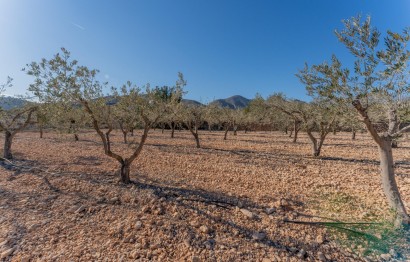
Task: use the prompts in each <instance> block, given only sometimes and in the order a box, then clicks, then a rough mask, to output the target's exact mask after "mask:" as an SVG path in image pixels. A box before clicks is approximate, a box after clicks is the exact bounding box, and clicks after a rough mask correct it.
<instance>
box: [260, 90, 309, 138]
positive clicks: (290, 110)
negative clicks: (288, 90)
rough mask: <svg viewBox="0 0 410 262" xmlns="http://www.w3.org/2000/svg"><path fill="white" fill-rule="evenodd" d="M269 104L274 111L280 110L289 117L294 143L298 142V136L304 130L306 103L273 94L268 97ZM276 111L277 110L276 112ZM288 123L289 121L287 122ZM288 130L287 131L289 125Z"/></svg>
mask: <svg viewBox="0 0 410 262" xmlns="http://www.w3.org/2000/svg"><path fill="white" fill-rule="evenodd" d="M267 104H268V106H269V107H270V108H271V110H272V111H277V110H279V111H280V112H282V113H283V114H285V115H287V116H288V117H289V118H290V119H291V120H292V123H293V141H292V142H293V143H296V142H297V139H298V134H299V131H300V129H301V128H302V123H303V121H304V120H307V119H304V118H303V115H305V116H306V114H303V112H304V111H305V110H304V108H305V107H306V103H305V102H302V101H299V100H292V99H287V98H286V97H285V96H284V95H283V94H273V95H271V96H269V97H268V99H267ZM275 109H276V110H275ZM306 117H307V116H306ZM286 122H287V121H286ZM285 126H286V130H287V126H288V125H287V124H286V125H285Z"/></svg>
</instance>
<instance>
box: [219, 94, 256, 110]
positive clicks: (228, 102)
mask: <svg viewBox="0 0 410 262" xmlns="http://www.w3.org/2000/svg"><path fill="white" fill-rule="evenodd" d="M250 101H251V100H250V99H247V98H245V97H243V96H240V95H236V96H231V97H228V98H225V99H217V100H215V101H213V102H211V104H217V105H218V106H220V107H229V108H232V109H235V108H245V107H247V106H248V105H249V102H250Z"/></svg>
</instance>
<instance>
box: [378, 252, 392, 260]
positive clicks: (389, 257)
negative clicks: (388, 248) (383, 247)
mask: <svg viewBox="0 0 410 262" xmlns="http://www.w3.org/2000/svg"><path fill="white" fill-rule="evenodd" d="M380 258H381V259H383V260H384V261H389V260H390V259H391V255H390V254H381V255H380Z"/></svg>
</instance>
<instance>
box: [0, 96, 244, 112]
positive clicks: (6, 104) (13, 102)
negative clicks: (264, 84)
mask: <svg viewBox="0 0 410 262" xmlns="http://www.w3.org/2000/svg"><path fill="white" fill-rule="evenodd" d="M250 101H251V99H247V98H245V97H243V96H240V95H235V96H231V97H228V98H224V99H216V100H214V101H212V102H211V103H210V104H216V105H218V106H220V107H229V108H231V109H241V108H245V107H247V106H248V104H249V102H250ZM25 102H26V101H25V100H24V99H21V98H16V97H12V96H4V97H0V108H2V109H5V110H9V109H12V108H16V107H21V106H23V105H24V103H25ZM182 102H183V103H185V104H187V105H202V103H200V102H198V101H196V100H191V99H182Z"/></svg>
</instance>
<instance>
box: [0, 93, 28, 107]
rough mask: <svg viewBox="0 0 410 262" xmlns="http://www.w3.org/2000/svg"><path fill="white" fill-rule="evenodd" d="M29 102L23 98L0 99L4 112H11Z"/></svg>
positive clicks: (0, 105) (4, 97)
mask: <svg viewBox="0 0 410 262" xmlns="http://www.w3.org/2000/svg"><path fill="white" fill-rule="evenodd" d="M26 102H27V101H26V100H24V99H22V98H17V97H12V96H3V97H0V108H1V109H4V110H9V109H12V108H16V107H21V106H23V105H24V104H25V103H26Z"/></svg>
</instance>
